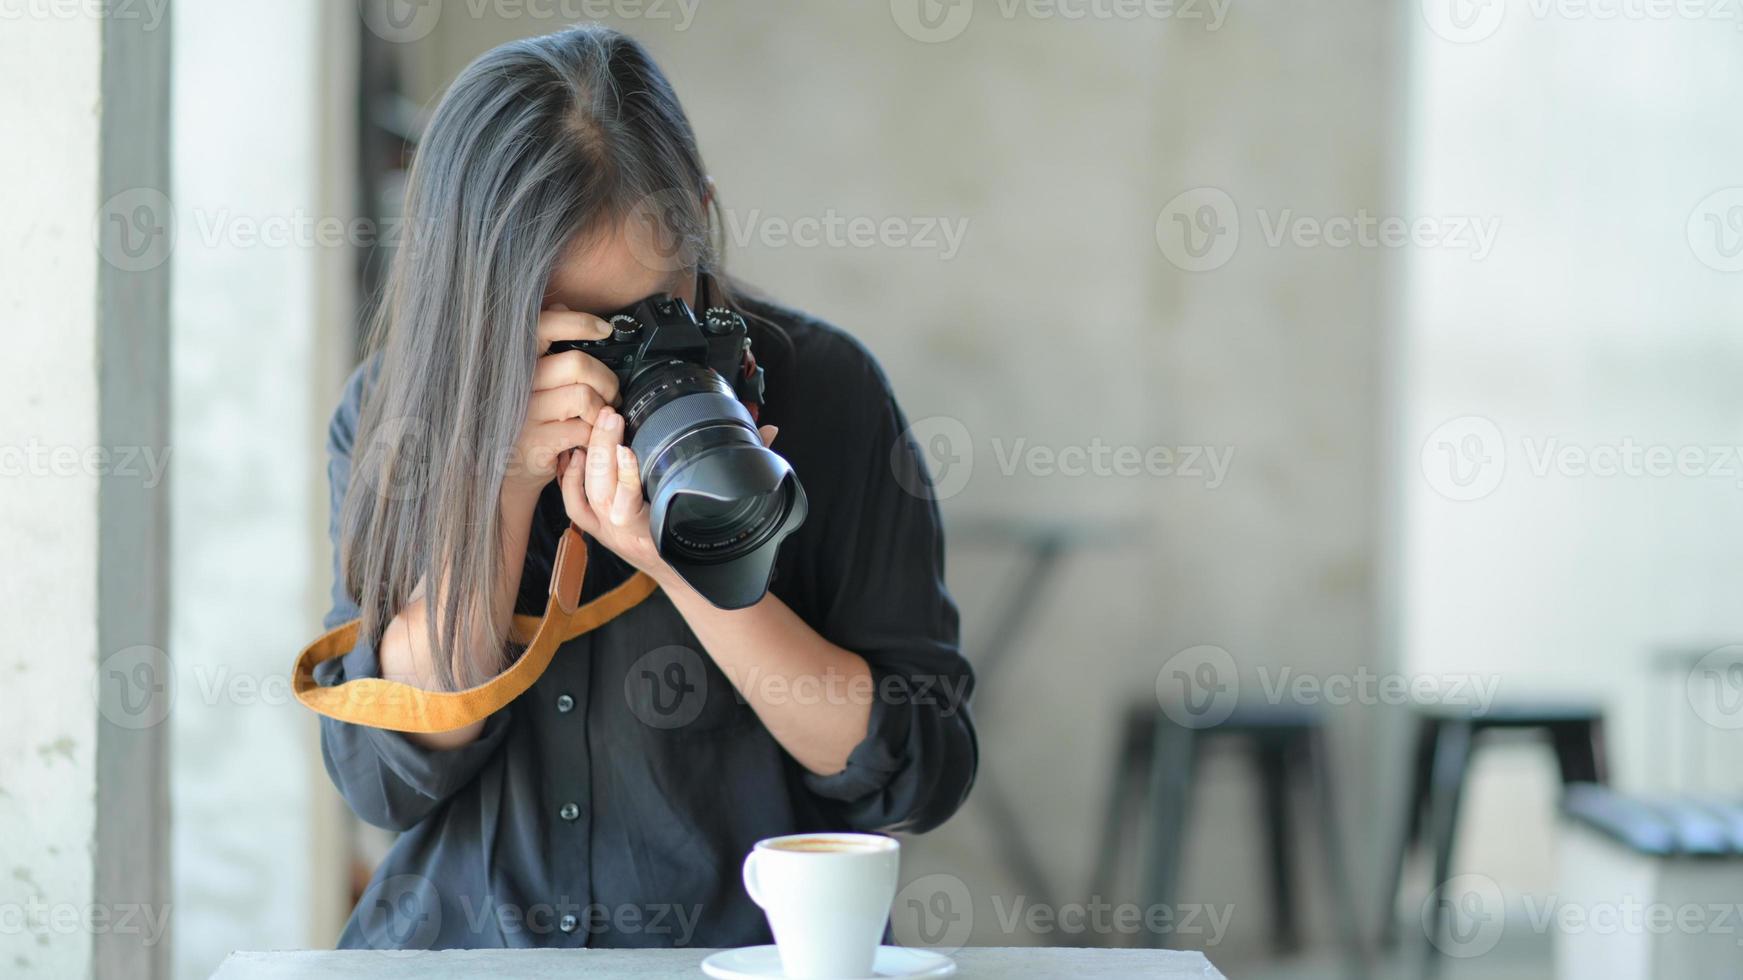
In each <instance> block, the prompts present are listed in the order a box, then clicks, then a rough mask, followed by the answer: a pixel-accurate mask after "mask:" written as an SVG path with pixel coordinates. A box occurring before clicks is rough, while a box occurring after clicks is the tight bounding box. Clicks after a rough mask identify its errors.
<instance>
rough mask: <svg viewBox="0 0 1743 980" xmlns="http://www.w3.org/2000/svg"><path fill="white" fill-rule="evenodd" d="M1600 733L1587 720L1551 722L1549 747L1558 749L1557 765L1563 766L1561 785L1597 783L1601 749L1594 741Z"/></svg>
mask: <svg viewBox="0 0 1743 980" xmlns="http://www.w3.org/2000/svg"><path fill="white" fill-rule="evenodd" d="M1595 734H1597V732H1595V731H1593V727H1591V724H1588V722H1556V724H1553V725H1550V746H1551V748H1553V750H1555V762H1556V766H1560V769H1562V785H1563V786H1565V785H1569V783H1597V781H1598V748H1597V745H1595V743H1593V738H1595Z"/></svg>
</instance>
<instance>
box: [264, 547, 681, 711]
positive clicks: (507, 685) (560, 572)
mask: <svg viewBox="0 0 1743 980" xmlns="http://www.w3.org/2000/svg"><path fill="white" fill-rule="evenodd" d="M586 575H587V542H586V541H585V540H584V539H583V538H582V537H581V532H580V531H579V530H577V529H576V528H575V526H574V525H570V526H569V529H568V530H567V531H565V532H563V538H562V541H561V542H559V543H558V545H557V560H556V564H555V565H554V567H553V568H552V569H551V587H550V596H549V598H548V599H547V600H546V602H545V615H544V616H543V617H542V618H539V619H535V618H533V617H532V616H516V617H515V618H514V639H515V640H516V641H517V642H520V641H524V642H525V643H526V651H525V652H524V653H522V654H521V656H520V659H518V660H516V661H515V662H514V663H513V664H512V665H511V666H510V667H509V668H508V669H506V670H504V671H503V672H502V673H500V674H498V675H496V676H495V677H493V678H491V679H490V680H488V681H486V682H484V683H483V684H480V685H478V686H477V687H471V688H467V689H466V690H464V691H426V690H423V689H422V688H417V687H413V686H411V685H410V684H404V683H401V682H399V681H390V680H384V679H382V678H380V677H356V678H352V679H351V680H348V681H345V682H344V683H342V684H335V685H332V686H330V687H322V686H321V685H319V684H316V683H315V665H316V664H319V663H323V662H325V661H328V660H332V659H333V658H335V657H342V656H344V655H345V654H347V653H349V652H351V651H352V650H353V649H355V648H356V646H357V631H358V626H359V622H358V621H357V620H352V621H351V622H349V623H345V624H343V625H341V626H338V627H335V628H334V629H332V630H330V631H328V632H327V633H325V634H324V635H322V636H321V638H320V639H318V640H316V641H315V642H313V643H311V644H309V645H308V646H307V647H305V648H304V649H303V652H302V653H300V654H298V655H297V662H296V666H295V668H293V670H292V672H291V687H292V689H293V690H294V691H295V692H296V696H297V700H298V701H301V702H302V703H303V704H305V705H307V706H308V707H309V708H311V709H312V710H314V711H316V712H318V713H320V714H323V715H326V716H327V717H329V718H336V719H338V720H339V721H346V722H350V723H352V724H354V725H367V726H369V727H371V728H385V729H390V730H392V731H396V732H418V733H430V732H446V731H452V730H454V729H456V728H464V727H466V726H467V725H470V724H472V723H473V722H477V721H482V720H484V719H485V718H488V717H490V716H491V715H492V714H495V713H496V712H497V711H500V710H502V708H503V707H505V706H506V705H507V704H508V703H509V702H510V701H513V700H514V699H515V698H517V697H520V696H521V695H522V694H524V693H526V691H527V689H528V688H531V687H532V686H533V682H534V681H537V680H538V679H539V677H540V676H541V675H542V674H544V672H545V668H547V667H549V666H550V665H551V658H552V657H554V656H556V653H557V648H558V647H560V646H562V645H563V644H564V643H566V642H568V641H569V640H572V639H574V638H575V637H577V636H580V635H582V634H583V633H588V632H591V631H592V630H595V629H598V628H599V627H601V626H603V625H605V624H606V623H609V622H610V621H612V620H613V619H615V618H617V617H618V616H620V615H622V614H623V613H624V612H626V611H628V610H629V609H631V608H634V607H635V605H636V604H637V603H640V602H641V601H642V600H644V599H646V598H647V597H648V596H650V595H653V593H654V590H655V589H656V588H658V586H656V585H655V584H654V580H653V579H651V578H649V577H648V576H647V575H646V574H645V573H642V572H637V573H636V574H635V575H633V576H632V577H630V579H629V580H628V581H626V582H624V583H623V584H622V585H619V586H617V587H616V588H614V589H612V590H611V591H609V592H606V593H605V594H604V595H601V596H599V597H598V598H596V599H594V600H593V601H592V602H589V603H587V604H586V605H585V606H583V605H580V601H581V583H582V581H583V580H584V579H585V578H586ZM529 637H530V638H529Z"/></svg>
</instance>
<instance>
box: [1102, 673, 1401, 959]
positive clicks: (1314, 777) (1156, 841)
mask: <svg viewBox="0 0 1743 980" xmlns="http://www.w3.org/2000/svg"><path fill="white" fill-rule="evenodd" d="M1224 738H1232V739H1237V740H1239V741H1241V742H1244V743H1246V746H1247V747H1248V748H1249V750H1250V751H1251V753H1252V758H1253V760H1254V762H1255V764H1256V766H1257V768H1258V774H1259V786H1260V791H1261V793H1262V795H1263V798H1264V811H1265V839H1266V846H1267V849H1268V851H1269V857H1270V878H1271V909H1272V933H1271V938H1272V944H1273V946H1274V947H1275V948H1276V950H1277V951H1278V952H1279V953H1290V952H1294V951H1296V950H1298V949H1299V948H1300V946H1301V934H1300V931H1299V923H1298V921H1297V917H1296V908H1295V885H1294V877H1295V876H1294V859H1293V849H1292V845H1291V841H1290V832H1289V821H1290V816H1291V814H1292V813H1294V811H1295V808H1294V806H1293V805H1292V804H1291V801H1290V792H1289V789H1290V778H1291V777H1292V776H1300V777H1303V778H1306V779H1307V780H1308V781H1309V782H1310V784H1311V788H1312V790H1313V797H1314V808H1315V809H1316V810H1317V811H1318V813H1317V820H1316V821H1315V822H1316V823H1317V824H1318V826H1319V832H1320V838H1321V846H1322V847H1324V849H1325V862H1326V867H1327V869H1328V870H1329V872H1330V875H1331V887H1332V893H1333V899H1334V901H1336V902H1337V904H1338V906H1339V909H1338V912H1339V920H1340V925H1341V926H1342V929H1343V934H1344V935H1343V940H1344V944H1345V948H1346V950H1347V952H1348V954H1349V956H1350V960H1351V967H1352V970H1353V971H1354V972H1355V974H1356V975H1357V976H1362V975H1365V974H1366V972H1367V956H1366V953H1365V951H1364V949H1363V946H1362V938H1361V934H1360V927H1359V925H1358V922H1357V916H1356V906H1355V901H1354V896H1353V893H1352V891H1351V888H1350V879H1349V872H1348V869H1347V866H1346V865H1345V863H1344V850H1343V844H1342V843H1341V840H1340V838H1339V836H1338V822H1337V814H1336V805H1335V804H1336V793H1335V790H1334V787H1333V782H1332V770H1331V756H1330V753H1329V751H1328V749H1327V744H1326V738H1325V726H1324V723H1323V718H1322V717H1321V716H1320V714H1319V713H1318V712H1317V711H1313V710H1311V709H1308V708H1305V707H1299V706H1293V705H1262V706H1256V707H1253V708H1244V709H1236V711H1235V712H1234V713H1233V714H1231V715H1230V716H1229V718H1228V719H1227V720H1225V721H1223V722H1222V723H1220V724H1217V725H1213V726H1209V727H1205V728H1199V729H1193V728H1188V727H1184V726H1182V725H1178V724H1175V723H1174V722H1173V721H1172V720H1171V719H1169V718H1168V716H1167V715H1165V714H1164V713H1162V712H1161V711H1160V710H1158V709H1157V708H1156V706H1155V705H1154V704H1150V705H1148V706H1140V707H1136V708H1133V709H1131V710H1129V711H1128V712H1127V714H1126V719H1125V724H1124V727H1123V729H1122V735H1121V744H1120V754H1119V757H1118V760H1117V762H1116V768H1115V771H1114V778H1113V787H1112V789H1111V791H1110V792H1109V795H1108V802H1107V810H1106V815H1105V817H1104V820H1103V825H1102V838H1101V848H1100V853H1099V855H1098V857H1097V859H1096V869H1095V876H1094V878H1093V880H1092V882H1091V894H1092V895H1093V896H1100V897H1103V898H1106V897H1107V896H1108V895H1109V893H1110V891H1111V889H1112V886H1113V880H1114V874H1115V866H1116V863H1117V861H1118V858H1119V854H1120V850H1121V838H1122V837H1123V835H1124V830H1125V828H1126V826H1127V824H1128V823H1129V822H1130V816H1131V811H1133V810H1134V809H1135V810H1138V811H1140V813H1142V811H1143V810H1144V809H1145V808H1144V806H1143V805H1142V804H1143V803H1144V802H1145V799H1144V798H1145V797H1147V798H1148V803H1149V807H1148V809H1149V811H1150V812H1149V816H1148V819H1147V820H1141V821H1140V825H1141V826H1143V827H1145V828H1146V830H1147V833H1146V834H1145V835H1144V837H1145V839H1144V841H1143V842H1142V846H1141V848H1140V850H1141V864H1140V883H1139V888H1140V890H1141V895H1140V901H1141V902H1142V903H1143V905H1144V906H1145V907H1146V908H1153V907H1157V906H1167V905H1170V904H1172V903H1173V901H1174V899H1175V893H1176V889H1177V887H1178V884H1179V879H1180V868H1181V845H1182V842H1183V840H1184V837H1185V829H1186V819H1187V816H1188V813H1189V811H1190V809H1191V789H1192V781H1193V776H1194V772H1195V768H1196V766H1195V764H1196V761H1197V758H1196V757H1197V755H1198V753H1199V749H1200V746H1202V745H1204V744H1205V743H1206V742H1208V741H1209V740H1211V739H1224ZM1146 782H1147V783H1148V786H1147V792H1146V791H1145V783H1146ZM1163 938H1164V937H1162V936H1159V935H1156V934H1150V933H1147V934H1146V936H1145V940H1146V942H1147V943H1148V944H1149V945H1157V946H1159V945H1163V942H1162V940H1163Z"/></svg>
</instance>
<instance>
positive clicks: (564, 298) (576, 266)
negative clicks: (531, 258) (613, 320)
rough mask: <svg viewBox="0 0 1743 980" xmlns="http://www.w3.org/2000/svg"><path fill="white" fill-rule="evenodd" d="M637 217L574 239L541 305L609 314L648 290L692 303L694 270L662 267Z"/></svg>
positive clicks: (648, 235) (645, 295)
mask: <svg viewBox="0 0 1743 980" xmlns="http://www.w3.org/2000/svg"><path fill="white" fill-rule="evenodd" d="M653 237H654V236H652V235H650V234H649V233H648V232H647V231H646V225H645V224H643V223H642V222H639V221H628V222H624V223H622V224H621V225H618V226H617V228H616V231H615V233H613V234H609V235H588V236H583V237H581V238H579V239H577V240H576V243H575V244H574V245H573V246H571V247H570V248H569V250H568V252H567V253H566V254H565V255H564V256H563V258H562V259H561V260H560V261H558V263H557V267H556V269H554V270H553V271H552V272H551V280H550V283H549V284H548V285H547V286H546V287H545V308H546V309H550V308H552V307H555V306H561V307H563V308H564V309H569V310H578V311H580V312H583V313H591V314H593V315H594V316H601V317H603V316H609V315H611V314H612V313H616V312H617V311H618V310H621V309H623V308H625V307H627V306H630V305H632V304H634V303H635V302H636V301H638V300H641V299H645V298H646V297H648V296H651V295H653V294H654V293H669V294H671V295H673V296H676V297H678V298H680V299H682V300H683V301H684V302H686V303H689V304H690V305H691V306H694V305H696V270H694V269H679V270H677V271H672V270H671V269H669V268H667V266H669V264H670V263H664V262H659V261H657V260H654V259H657V257H658V256H659V255H660V254H661V253H660V251H659V250H658V246H659V243H658V242H656V241H654V240H653Z"/></svg>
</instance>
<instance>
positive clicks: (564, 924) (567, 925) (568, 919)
mask: <svg viewBox="0 0 1743 980" xmlns="http://www.w3.org/2000/svg"><path fill="white" fill-rule="evenodd" d="M580 924H581V923H580V921H579V920H577V919H576V918H575V917H574V916H572V915H565V916H563V917H562V918H561V919H558V920H557V928H559V929H561V930H563V931H564V932H574V931H575V927H576V926H578V925H580Z"/></svg>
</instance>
